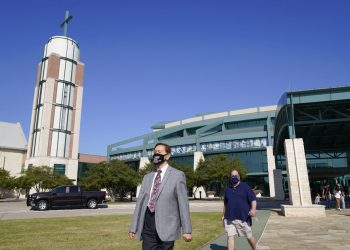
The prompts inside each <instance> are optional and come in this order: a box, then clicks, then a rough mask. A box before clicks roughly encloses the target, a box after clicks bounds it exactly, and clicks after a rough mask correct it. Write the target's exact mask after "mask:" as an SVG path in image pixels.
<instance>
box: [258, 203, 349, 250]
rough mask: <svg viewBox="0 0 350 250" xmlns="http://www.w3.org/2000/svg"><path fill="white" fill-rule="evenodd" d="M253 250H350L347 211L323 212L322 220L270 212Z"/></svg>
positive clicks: (333, 210)
mask: <svg viewBox="0 0 350 250" xmlns="http://www.w3.org/2000/svg"><path fill="white" fill-rule="evenodd" d="M257 249H260V250H262V249H276V250H280V249H288V250H304V249H306V250H311V249H315V250H322V249H332V250H334V249H337V250H345V249H350V210H349V209H345V210H342V211H338V210H335V209H331V210H326V217H323V218H291V217H284V216H281V215H280V214H279V213H277V212H273V213H272V214H271V216H270V219H269V221H268V223H267V226H266V229H265V231H264V233H263V235H262V239H261V241H260V242H259V244H258V247H257Z"/></svg>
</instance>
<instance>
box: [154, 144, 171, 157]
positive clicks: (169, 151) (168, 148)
mask: <svg viewBox="0 0 350 250" xmlns="http://www.w3.org/2000/svg"><path fill="white" fill-rule="evenodd" d="M158 146H164V147H165V152H166V153H167V154H170V153H171V149H170V147H169V145H168V144H165V143H161V142H159V143H157V144H156V145H155V146H154V149H155V148H156V147H158Z"/></svg>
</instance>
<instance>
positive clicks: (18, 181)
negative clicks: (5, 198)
mask: <svg viewBox="0 0 350 250" xmlns="http://www.w3.org/2000/svg"><path fill="white" fill-rule="evenodd" d="M12 187H13V189H14V191H15V193H16V198H17V199H18V198H19V196H20V195H21V194H28V193H29V190H30V189H31V183H30V181H29V179H28V178H26V177H25V176H24V175H22V176H19V177H15V178H13V183H12Z"/></svg>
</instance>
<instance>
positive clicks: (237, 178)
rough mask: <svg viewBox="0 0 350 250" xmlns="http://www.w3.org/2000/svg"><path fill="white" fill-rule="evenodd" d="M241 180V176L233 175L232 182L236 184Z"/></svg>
mask: <svg viewBox="0 0 350 250" xmlns="http://www.w3.org/2000/svg"><path fill="white" fill-rule="evenodd" d="M238 182H239V177H238V176H236V175H234V176H231V183H232V185H233V186H234V185H236V184H237V183H238Z"/></svg>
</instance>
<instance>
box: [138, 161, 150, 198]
mask: <svg viewBox="0 0 350 250" xmlns="http://www.w3.org/2000/svg"><path fill="white" fill-rule="evenodd" d="M149 163H150V162H149V159H148V157H141V158H140V164H139V169H143V168H145V167H146V165H147V164H149ZM140 189H141V185H139V186H138V187H137V189H136V198H137V197H139V193H140Z"/></svg>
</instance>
